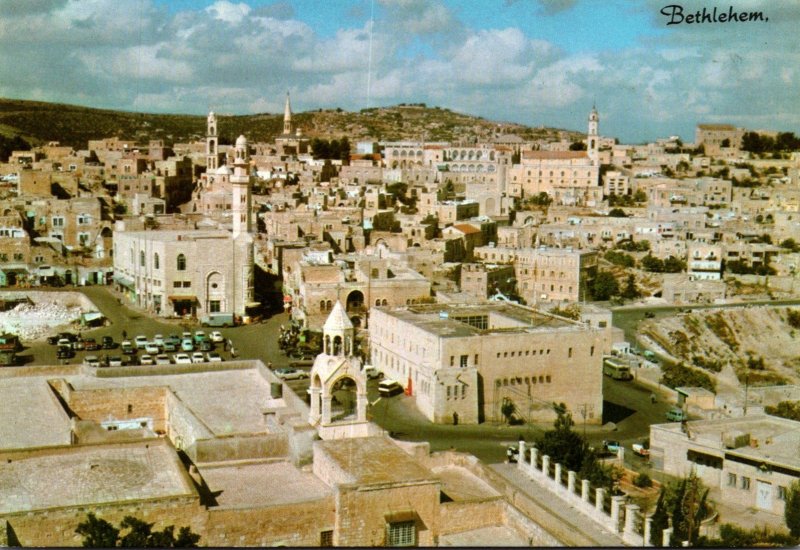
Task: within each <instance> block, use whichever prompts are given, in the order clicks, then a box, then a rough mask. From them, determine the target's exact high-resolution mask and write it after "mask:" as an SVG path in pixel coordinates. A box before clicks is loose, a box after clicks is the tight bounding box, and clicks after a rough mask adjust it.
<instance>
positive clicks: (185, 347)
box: [181, 338, 194, 351]
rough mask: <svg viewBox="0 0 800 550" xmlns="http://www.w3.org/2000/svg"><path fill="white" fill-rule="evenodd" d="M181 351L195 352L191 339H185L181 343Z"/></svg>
mask: <svg viewBox="0 0 800 550" xmlns="http://www.w3.org/2000/svg"><path fill="white" fill-rule="evenodd" d="M181 351H194V342H193V341H192V339H191V338H184V339H183V340H182V341H181Z"/></svg>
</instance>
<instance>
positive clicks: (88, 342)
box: [83, 338, 100, 351]
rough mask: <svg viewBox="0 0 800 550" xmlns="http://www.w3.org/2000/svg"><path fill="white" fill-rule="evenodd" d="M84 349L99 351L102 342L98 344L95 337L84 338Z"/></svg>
mask: <svg viewBox="0 0 800 550" xmlns="http://www.w3.org/2000/svg"><path fill="white" fill-rule="evenodd" d="M83 349H85V350H86V351H97V350H99V349H100V344H98V343H97V341H96V340H95V339H94V338H84V339H83Z"/></svg>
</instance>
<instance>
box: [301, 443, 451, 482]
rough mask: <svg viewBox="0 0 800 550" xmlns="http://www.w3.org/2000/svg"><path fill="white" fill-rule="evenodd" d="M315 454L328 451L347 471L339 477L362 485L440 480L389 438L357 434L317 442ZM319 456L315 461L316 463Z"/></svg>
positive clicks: (338, 465) (341, 471) (335, 462)
mask: <svg viewBox="0 0 800 550" xmlns="http://www.w3.org/2000/svg"><path fill="white" fill-rule="evenodd" d="M314 450H315V453H314V454H315V455H316V452H317V451H318V450H319V451H321V452H323V453H325V454H326V455H327V456H328V457H329V458H330V460H331V461H332V462H333V463H334V464H335V465H336V466H337V467H338V469H339V471H340V473H342V474H344V475H343V476H342V477H339V479H346V480H347V481H346V482H348V483H358V484H359V485H376V484H388V483H401V484H408V483H414V482H437V481H438V480H439V478H438V476H436V475H435V474H433V473H432V472H431V471H430V470H428V469H427V468H425V467H423V466H422V465H421V464H420V463H419V462H417V461H416V460H414V459H413V458H412V457H411V456H409V455H408V454H407V453H406V452H405V451H403V450H402V449H400V447H398V446H397V445H396V444H395V443H392V442H391V441H390V440H389V439H388V438H386V437H356V438H352V439H339V440H332V441H318V442H315V443H314ZM316 460H317V459H316V456H315V463H316Z"/></svg>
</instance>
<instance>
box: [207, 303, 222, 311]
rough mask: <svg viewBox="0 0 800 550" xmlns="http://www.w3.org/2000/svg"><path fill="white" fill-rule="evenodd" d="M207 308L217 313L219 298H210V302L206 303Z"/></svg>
mask: <svg viewBox="0 0 800 550" xmlns="http://www.w3.org/2000/svg"><path fill="white" fill-rule="evenodd" d="M208 310H209V312H211V313H219V312H220V305H219V300H211V302H210V303H209V304H208Z"/></svg>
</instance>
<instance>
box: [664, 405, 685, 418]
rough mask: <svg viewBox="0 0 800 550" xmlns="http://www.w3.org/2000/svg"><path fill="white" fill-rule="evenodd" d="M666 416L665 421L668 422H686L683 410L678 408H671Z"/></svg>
mask: <svg viewBox="0 0 800 550" xmlns="http://www.w3.org/2000/svg"><path fill="white" fill-rule="evenodd" d="M666 416H667V420H669V421H670V422H683V421H684V420H686V413H684V412H683V409H679V408H678V407H672V408H671V409H670V410H668V411H667V415H666Z"/></svg>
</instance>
